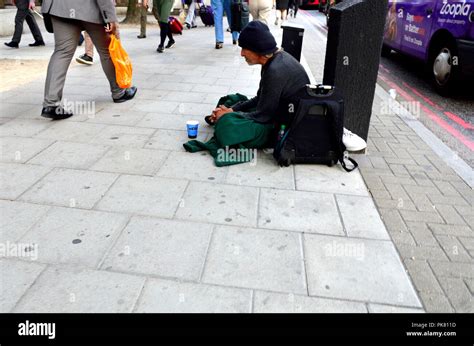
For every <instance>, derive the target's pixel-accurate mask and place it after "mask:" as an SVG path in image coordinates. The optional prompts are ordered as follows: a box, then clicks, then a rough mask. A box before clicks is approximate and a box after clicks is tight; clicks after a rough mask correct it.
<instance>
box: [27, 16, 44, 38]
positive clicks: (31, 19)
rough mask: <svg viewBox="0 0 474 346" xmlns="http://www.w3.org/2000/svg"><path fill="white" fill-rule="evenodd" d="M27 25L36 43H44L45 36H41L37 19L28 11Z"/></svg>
mask: <svg viewBox="0 0 474 346" xmlns="http://www.w3.org/2000/svg"><path fill="white" fill-rule="evenodd" d="M26 23H27V24H28V26H29V27H30V31H31V34H32V35H33V37H34V39H35V41H36V42H42V41H43V36H42V35H41V30H40V28H39V27H38V24H37V23H36V19H35V17H34V16H33V14H32V13H31V12H29V11H28V14H27V16H26Z"/></svg>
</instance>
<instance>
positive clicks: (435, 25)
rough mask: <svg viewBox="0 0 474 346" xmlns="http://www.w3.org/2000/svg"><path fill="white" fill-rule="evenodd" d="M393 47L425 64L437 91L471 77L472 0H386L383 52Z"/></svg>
mask: <svg viewBox="0 0 474 346" xmlns="http://www.w3.org/2000/svg"><path fill="white" fill-rule="evenodd" d="M392 49H393V50H395V51H398V52H401V53H403V54H407V55H409V56H412V57H414V58H417V59H420V60H422V61H424V62H425V63H427V64H428V68H429V71H430V75H431V78H432V80H433V84H434V86H435V88H436V89H437V91H438V92H439V93H440V94H447V93H449V92H451V91H453V90H454V88H455V87H456V86H457V84H458V83H457V82H458V81H459V80H460V79H461V78H462V79H465V78H467V79H470V80H471V79H474V0H389V9H388V14H387V21H386V26H385V36H384V44H383V49H382V55H383V56H388V55H389V54H390V52H391V50H392Z"/></svg>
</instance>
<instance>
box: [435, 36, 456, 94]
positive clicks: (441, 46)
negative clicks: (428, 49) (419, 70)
mask: <svg viewBox="0 0 474 346" xmlns="http://www.w3.org/2000/svg"><path fill="white" fill-rule="evenodd" d="M430 68H431V79H432V81H433V85H434V87H435V89H436V91H437V92H438V93H439V94H440V95H449V94H452V93H453V92H454V90H455V89H456V87H457V86H458V82H459V56H458V51H457V47H456V43H455V42H454V40H453V39H449V40H443V41H442V42H439V43H438V44H437V45H436V46H435V48H434V49H433V50H432V54H431V59H430Z"/></svg>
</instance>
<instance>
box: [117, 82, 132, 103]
mask: <svg viewBox="0 0 474 346" xmlns="http://www.w3.org/2000/svg"><path fill="white" fill-rule="evenodd" d="M136 93H137V87H135V86H132V87H130V88H127V89H125V94H123V96H122V97H120V98H118V99H114V102H115V103H122V102H125V101H128V100H131V99H133V98H134V97H135V94H136Z"/></svg>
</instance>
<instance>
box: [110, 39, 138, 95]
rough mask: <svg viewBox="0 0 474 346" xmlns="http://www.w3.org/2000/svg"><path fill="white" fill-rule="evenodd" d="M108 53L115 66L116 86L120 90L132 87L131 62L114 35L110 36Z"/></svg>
mask: <svg viewBox="0 0 474 346" xmlns="http://www.w3.org/2000/svg"><path fill="white" fill-rule="evenodd" d="M109 53H110V57H111V59H112V62H113V64H114V66H115V79H116V80H117V84H118V86H119V87H120V88H130V87H131V86H132V70H133V69H132V62H131V61H130V58H129V57H128V54H127V52H126V51H125V49H124V48H123V47H122V44H121V43H120V40H119V39H118V38H117V37H116V36H115V35H111V40H110V44H109Z"/></svg>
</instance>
